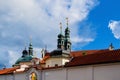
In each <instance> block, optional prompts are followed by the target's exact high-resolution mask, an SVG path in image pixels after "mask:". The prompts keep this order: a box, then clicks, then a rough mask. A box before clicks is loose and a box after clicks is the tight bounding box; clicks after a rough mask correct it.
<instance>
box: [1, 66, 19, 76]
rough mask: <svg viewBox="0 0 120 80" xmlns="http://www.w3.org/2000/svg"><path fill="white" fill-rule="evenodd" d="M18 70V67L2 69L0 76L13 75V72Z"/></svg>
mask: <svg viewBox="0 0 120 80" xmlns="http://www.w3.org/2000/svg"><path fill="white" fill-rule="evenodd" d="M18 68H19V67H13V68H6V69H2V70H0V75H2V74H10V73H13V72H14V71H15V70H16V69H18Z"/></svg>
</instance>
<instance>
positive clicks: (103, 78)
mask: <svg viewBox="0 0 120 80" xmlns="http://www.w3.org/2000/svg"><path fill="white" fill-rule="evenodd" d="M94 80H120V64H111V65H100V66H95V67H94Z"/></svg>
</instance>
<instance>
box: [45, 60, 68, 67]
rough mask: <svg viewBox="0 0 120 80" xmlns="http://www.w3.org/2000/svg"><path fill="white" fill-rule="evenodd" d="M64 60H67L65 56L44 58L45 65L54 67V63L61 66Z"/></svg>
mask: <svg viewBox="0 0 120 80" xmlns="http://www.w3.org/2000/svg"><path fill="white" fill-rule="evenodd" d="M66 62H69V60H68V59H67V58H50V59H48V60H46V67H48V66H49V67H54V66H55V64H57V65H58V66H61V65H64V64H65V63H66Z"/></svg>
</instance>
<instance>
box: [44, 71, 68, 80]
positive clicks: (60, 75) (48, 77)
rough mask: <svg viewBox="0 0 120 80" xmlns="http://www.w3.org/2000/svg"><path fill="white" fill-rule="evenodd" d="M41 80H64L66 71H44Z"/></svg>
mask: <svg viewBox="0 0 120 80" xmlns="http://www.w3.org/2000/svg"><path fill="white" fill-rule="evenodd" d="M42 80H66V69H51V70H44V72H43V73H42Z"/></svg>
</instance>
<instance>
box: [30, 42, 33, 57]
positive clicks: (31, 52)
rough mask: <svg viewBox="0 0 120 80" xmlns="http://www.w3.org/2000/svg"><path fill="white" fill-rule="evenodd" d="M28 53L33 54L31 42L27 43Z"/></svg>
mask: <svg viewBox="0 0 120 80" xmlns="http://www.w3.org/2000/svg"><path fill="white" fill-rule="evenodd" d="M29 55H31V56H33V47H32V42H30V44H29Z"/></svg>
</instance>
